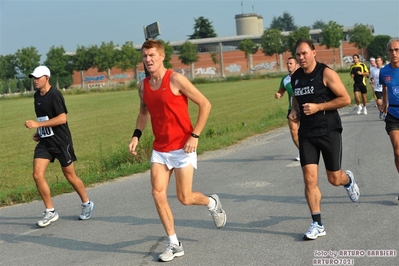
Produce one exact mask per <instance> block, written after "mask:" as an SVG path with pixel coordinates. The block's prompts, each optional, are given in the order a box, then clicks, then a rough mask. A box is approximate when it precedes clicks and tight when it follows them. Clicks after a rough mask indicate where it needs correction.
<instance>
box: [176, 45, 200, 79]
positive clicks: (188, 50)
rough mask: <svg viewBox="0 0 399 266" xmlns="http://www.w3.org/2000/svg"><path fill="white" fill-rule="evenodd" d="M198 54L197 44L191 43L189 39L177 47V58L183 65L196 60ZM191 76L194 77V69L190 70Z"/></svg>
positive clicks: (190, 63)
mask: <svg viewBox="0 0 399 266" xmlns="http://www.w3.org/2000/svg"><path fill="white" fill-rule="evenodd" d="M198 59H199V56H198V53H197V45H196V44H193V43H191V42H189V41H186V42H185V43H183V45H182V46H180V47H179V60H180V61H181V62H182V64H184V65H187V66H189V65H191V66H192V64H193V63H195V62H198ZM191 77H192V78H194V71H191Z"/></svg>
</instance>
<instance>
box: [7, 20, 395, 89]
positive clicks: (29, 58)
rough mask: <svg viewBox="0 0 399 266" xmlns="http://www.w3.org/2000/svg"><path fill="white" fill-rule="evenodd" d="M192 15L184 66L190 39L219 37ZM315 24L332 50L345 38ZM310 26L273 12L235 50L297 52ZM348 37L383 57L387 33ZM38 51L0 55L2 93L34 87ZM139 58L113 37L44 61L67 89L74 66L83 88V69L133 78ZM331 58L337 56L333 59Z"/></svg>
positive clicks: (337, 28) (363, 29)
mask: <svg viewBox="0 0 399 266" xmlns="http://www.w3.org/2000/svg"><path fill="white" fill-rule="evenodd" d="M194 20H195V24H194V27H193V28H194V33H193V34H191V35H188V40H187V41H186V42H185V43H184V44H183V45H181V46H180V47H179V49H178V56H179V57H178V58H179V60H180V61H181V62H182V64H184V65H187V66H189V65H191V64H193V63H195V62H197V61H198V60H199V56H198V47H197V45H195V44H193V43H191V42H190V41H189V40H192V39H202V38H212V37H217V34H216V33H215V30H214V29H213V26H212V22H210V21H209V20H208V19H207V18H204V17H202V16H201V17H199V18H197V19H194ZM312 28H313V29H317V28H318V29H321V30H322V42H321V44H323V45H326V47H327V49H330V48H332V49H333V52H335V49H337V48H338V47H339V46H340V43H341V41H342V40H343V39H344V32H343V26H342V25H339V24H338V23H337V22H334V21H329V22H328V23H324V22H323V21H316V22H315V23H314V24H313V26H312ZM310 29H311V27H307V26H303V27H298V26H296V25H295V23H294V19H293V17H292V16H291V15H290V14H289V13H287V12H284V13H283V15H282V16H280V17H274V18H273V20H272V22H271V24H270V27H269V28H267V29H265V31H264V32H263V34H262V36H261V41H260V43H259V44H258V43H254V42H253V41H252V40H250V39H245V40H243V41H241V42H240V43H239V45H238V47H237V48H238V49H239V50H241V51H243V52H244V55H245V58H249V55H250V54H254V53H256V52H257V51H258V49H262V52H263V53H264V54H265V55H268V56H272V55H276V59H277V60H276V61H277V62H279V61H278V55H279V54H282V53H284V52H286V51H290V52H291V54H292V55H295V50H294V49H295V42H296V40H298V39H302V38H305V39H308V38H309V37H310V34H309V32H310ZM283 31H289V32H290V33H289V35H288V36H283V34H282V32H283ZM349 36H350V42H351V43H355V45H356V47H358V48H359V49H362V51H363V50H364V49H366V48H367V49H368V52H369V55H370V56H378V55H380V56H383V57H384V56H386V52H385V50H386V43H387V42H388V40H389V39H390V38H391V37H390V36H387V35H378V36H373V34H372V32H371V31H370V30H369V28H368V27H367V26H366V25H363V24H356V25H355V27H354V28H353V30H351V31H350V32H349ZM161 42H163V44H164V46H165V54H166V57H165V61H164V63H165V66H166V67H167V68H172V65H171V63H170V60H171V57H172V54H173V47H171V46H170V43H169V42H164V41H162V40H161ZM210 56H211V59H212V61H213V62H214V63H215V64H217V63H218V56H217V54H216V52H212V53H210ZM40 57H41V55H39V53H38V50H37V49H36V48H35V47H33V46H31V47H27V48H22V49H18V50H17V52H16V53H15V54H9V55H0V93H11V92H15V91H17V90H18V89H20V90H23V91H25V90H33V83H32V81H31V80H30V79H28V78H27V76H28V75H29V73H31V72H32V71H33V69H34V68H35V67H36V66H38V65H39V61H40ZM140 62H141V53H140V52H139V51H138V50H136V49H135V48H134V45H133V42H126V43H125V44H124V45H122V46H117V45H115V44H114V43H113V42H112V41H111V42H109V43H105V42H102V44H101V45H100V46H98V45H91V46H81V45H78V47H77V49H76V51H75V53H74V54H73V55H70V54H68V53H66V51H65V49H64V47H63V46H61V47H54V46H52V47H51V48H50V50H49V51H48V53H47V54H46V60H45V61H44V62H43V63H44V65H46V66H48V67H49V68H50V69H51V73H52V74H51V77H50V82H51V84H54V85H55V86H56V87H57V88H58V89H59V88H68V87H69V86H70V85H71V84H72V82H73V80H72V73H73V71H78V72H80V73H81V80H82V84H81V86H82V88H83V87H84V79H83V73H84V71H87V70H88V69H90V68H97V69H98V71H100V72H106V73H107V75H108V82H110V80H111V79H110V70H111V69H112V68H114V67H116V68H119V69H121V70H122V71H126V70H128V69H133V71H134V73H135V77H137V76H138V75H137V65H138V64H139V63H140ZM334 63H335V58H334Z"/></svg>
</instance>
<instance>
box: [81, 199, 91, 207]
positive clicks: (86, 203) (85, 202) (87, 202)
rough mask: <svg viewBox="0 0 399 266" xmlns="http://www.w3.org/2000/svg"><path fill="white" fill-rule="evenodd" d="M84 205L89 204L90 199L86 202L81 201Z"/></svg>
mask: <svg viewBox="0 0 399 266" xmlns="http://www.w3.org/2000/svg"><path fill="white" fill-rule="evenodd" d="M82 204H83V205H84V206H87V205H89V204H90V200H89V201H87V202H83V203H82Z"/></svg>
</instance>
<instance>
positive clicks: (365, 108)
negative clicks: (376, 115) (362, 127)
mask: <svg viewBox="0 0 399 266" xmlns="http://www.w3.org/2000/svg"><path fill="white" fill-rule="evenodd" d="M363 114H365V115H367V107H366V106H365V107H363Z"/></svg>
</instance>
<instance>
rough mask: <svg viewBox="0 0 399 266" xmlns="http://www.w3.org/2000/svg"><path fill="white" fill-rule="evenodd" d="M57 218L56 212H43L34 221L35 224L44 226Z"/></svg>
mask: <svg viewBox="0 0 399 266" xmlns="http://www.w3.org/2000/svg"><path fill="white" fill-rule="evenodd" d="M58 218H59V216H58V213H56V212H55V211H53V212H46V211H45V212H43V218H42V219H41V220H39V221H37V222H36V225H37V226H40V227H46V226H48V225H50V223H51V222H55V221H57V220H58Z"/></svg>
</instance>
